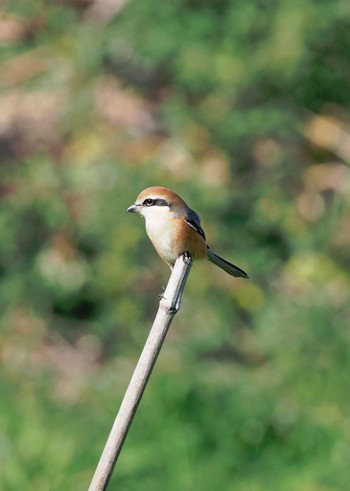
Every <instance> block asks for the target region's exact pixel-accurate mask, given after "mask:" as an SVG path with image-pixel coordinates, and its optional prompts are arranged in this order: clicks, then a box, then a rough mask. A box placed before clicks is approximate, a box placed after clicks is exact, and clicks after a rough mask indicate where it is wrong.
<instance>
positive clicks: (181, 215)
mask: <svg viewBox="0 0 350 491" xmlns="http://www.w3.org/2000/svg"><path fill="white" fill-rule="evenodd" d="M127 211H128V212H129V213H138V214H139V215H141V216H142V217H143V218H144V219H145V224H146V232H147V235H148V237H149V239H150V240H151V242H152V244H153V246H154V248H155V249H156V251H157V253H158V254H159V256H160V257H161V258H162V259H163V260H164V261H165V262H166V263H167V264H168V266H169V267H170V269H172V268H173V266H174V264H175V262H176V260H177V258H178V257H179V256H181V255H182V254H186V255H189V256H190V257H191V258H192V260H198V259H208V260H209V261H210V262H212V263H214V264H215V265H216V266H218V267H219V268H221V269H223V270H224V271H226V273H228V274H230V275H231V276H235V277H241V278H246V279H248V278H249V277H248V275H247V273H246V272H245V271H243V270H242V269H241V268H239V267H238V266H235V265H234V264H232V263H230V262H229V261H226V259H223V258H222V257H220V256H218V255H217V254H216V253H215V252H213V251H212V250H211V248H210V247H209V246H208V245H207V241H206V236H205V233H204V231H203V229H202V226H201V219H200V217H199V215H198V214H197V213H196V212H195V211H194V210H192V209H191V208H190V207H189V206H188V205H187V204H186V203H185V201H184V200H183V199H182V198H181V197H180V196H179V195H178V194H176V193H175V192H174V191H172V190H171V189H168V188H165V187H163V186H152V187H149V188H147V189H144V190H143V191H142V192H141V193H140V194H139V195H138V197H137V198H136V201H135V203H134V204H133V205H131V206H129V208H128V209H127Z"/></svg>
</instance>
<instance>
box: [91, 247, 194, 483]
mask: <svg viewBox="0 0 350 491" xmlns="http://www.w3.org/2000/svg"><path fill="white" fill-rule="evenodd" d="M191 266H192V260H191V258H189V257H187V256H186V255H182V256H180V257H179V258H178V259H177V261H176V263H175V266H174V269H173V270H172V273H171V276H170V279H169V282H168V285H167V288H166V290H165V292H164V294H163V296H162V299H161V301H160V303H159V309H158V312H157V315H156V318H155V320H154V323H153V326H152V328H151V331H150V333H149V336H148V339H147V341H146V343H145V346H144V348H143V351H142V353H141V356H140V358H139V361H138V363H137V365H136V368H135V371H134V374H133V376H132V378H131V380H130V383H129V386H128V388H127V390H126V392H125V395H124V399H123V401H122V403H121V406H120V409H119V412H118V414H117V417H116V418H115V421H114V424H113V427H112V430H111V432H110V435H109V437H108V440H107V442H106V445H105V448H104V450H103V452H102V455H101V458H100V461H99V463H98V465H97V468H96V471H95V474H94V476H93V479H92V481H91V484H90V487H89V491H102V490H105V489H107V486H108V482H109V480H110V478H111V476H112V472H113V469H114V466H115V464H116V462H117V459H118V457H119V454H120V452H121V449H122V447H123V443H124V441H125V438H126V435H127V433H128V430H129V428H130V425H131V423H132V420H133V418H134V415H135V413H136V410H137V407H138V405H139V403H140V401H141V398H142V394H143V392H144V390H145V388H146V385H147V382H148V379H149V378H150V376H151V373H152V369H153V366H154V364H155V362H156V360H157V357H158V354H159V351H160V349H161V347H162V344H163V341H164V339H165V336H166V334H167V332H168V330H169V327H170V324H171V322H172V320H173V318H174V316H175V314H176V312H177V311H178V310H179V308H180V302H181V297H182V293H183V290H184V287H185V284H186V280H187V277H188V275H189V272H190V269H191Z"/></svg>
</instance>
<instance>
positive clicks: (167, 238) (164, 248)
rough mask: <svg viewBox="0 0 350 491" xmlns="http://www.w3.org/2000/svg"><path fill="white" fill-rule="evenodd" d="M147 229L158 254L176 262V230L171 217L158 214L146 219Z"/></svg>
mask: <svg viewBox="0 0 350 491" xmlns="http://www.w3.org/2000/svg"><path fill="white" fill-rule="evenodd" d="M146 231H147V234H148V237H149V238H150V240H151V241H152V243H153V245H154V247H155V248H156V250H157V251H158V254H160V256H162V257H163V258H164V259H165V260H166V261H167V262H175V260H176V258H177V255H178V254H177V251H176V247H175V245H176V241H175V240H174V239H175V236H174V235H175V232H176V230H175V229H174V227H173V226H171V222H170V221H169V217H167V216H158V217H157V218H154V219H147V220H146Z"/></svg>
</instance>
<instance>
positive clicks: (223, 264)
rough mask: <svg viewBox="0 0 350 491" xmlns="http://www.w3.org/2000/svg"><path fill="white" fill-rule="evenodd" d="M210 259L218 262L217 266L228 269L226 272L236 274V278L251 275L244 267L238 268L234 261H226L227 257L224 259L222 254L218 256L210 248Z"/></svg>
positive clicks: (215, 262)
mask: <svg viewBox="0 0 350 491" xmlns="http://www.w3.org/2000/svg"><path fill="white" fill-rule="evenodd" d="M208 259H209V261H210V262H212V263H214V264H216V266H219V268H221V269H223V270H224V271H226V273H228V274H230V275H231V276H235V277H236V278H238V277H242V278H246V279H248V278H249V276H248V275H247V273H245V272H244V271H243V269H240V268H238V266H235V265H234V264H232V263H229V262H228V261H226V259H223V258H222V257H220V256H217V255H216V254H215V253H214V252H213V251H211V250H210V249H208Z"/></svg>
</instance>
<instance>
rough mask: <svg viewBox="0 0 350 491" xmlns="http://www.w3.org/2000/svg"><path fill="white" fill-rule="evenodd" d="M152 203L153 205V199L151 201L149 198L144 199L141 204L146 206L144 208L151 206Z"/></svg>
mask: <svg viewBox="0 0 350 491" xmlns="http://www.w3.org/2000/svg"><path fill="white" fill-rule="evenodd" d="M153 203H154V200H153V199H151V198H147V199H145V201H144V202H143V204H144V205H146V206H152V205H153Z"/></svg>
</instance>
